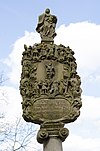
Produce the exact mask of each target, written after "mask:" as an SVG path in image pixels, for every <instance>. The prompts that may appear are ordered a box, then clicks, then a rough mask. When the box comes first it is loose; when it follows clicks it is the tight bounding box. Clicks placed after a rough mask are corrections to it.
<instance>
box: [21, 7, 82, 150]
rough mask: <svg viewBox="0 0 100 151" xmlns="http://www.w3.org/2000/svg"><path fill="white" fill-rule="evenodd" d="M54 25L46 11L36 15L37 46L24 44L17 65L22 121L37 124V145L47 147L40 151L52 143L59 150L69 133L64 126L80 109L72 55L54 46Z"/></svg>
mask: <svg viewBox="0 0 100 151" xmlns="http://www.w3.org/2000/svg"><path fill="white" fill-rule="evenodd" d="M56 23H57V18H56V16H54V15H51V14H50V10H49V9H46V11H45V13H43V14H42V15H40V16H39V20H38V25H37V27H36V30H37V32H38V33H40V36H41V43H35V44H34V45H33V46H29V47H27V45H24V49H25V50H24V52H23V57H22V62H21V64H22V73H21V80H20V93H21V95H22V109H23V118H24V119H25V120H26V121H27V122H33V123H36V124H40V130H39V132H38V135H37V140H38V142H39V143H45V141H47V140H49V142H48V143H47V144H49V145H48V146H49V147H48V146H47V145H46V143H45V144H44V151H46V150H48V151H49V150H50V145H51V144H52V142H53V140H54V146H55V144H57V145H58V146H59V147H58V149H56V150H57V151H58V150H59V151H61V144H60V143H59V141H60V140H61V141H64V140H65V138H66V137H67V136H68V134H69V131H68V130H67V129H65V128H64V124H66V123H70V122H74V121H75V120H76V119H77V118H78V116H79V115H80V108H81V106H82V102H81V93H82V90H81V87H80V86H81V79H80V76H79V75H78V73H77V63H76V59H75V57H74V52H73V50H72V49H70V47H69V46H68V47H65V46H64V45H62V44H60V45H56V44H54V37H55V36H56V33H55V27H56ZM51 138H52V139H51ZM55 138H57V140H56V139H55ZM53 148H55V147H53ZM59 148H60V149H59ZM51 150H54V151H56V150H55V149H51Z"/></svg>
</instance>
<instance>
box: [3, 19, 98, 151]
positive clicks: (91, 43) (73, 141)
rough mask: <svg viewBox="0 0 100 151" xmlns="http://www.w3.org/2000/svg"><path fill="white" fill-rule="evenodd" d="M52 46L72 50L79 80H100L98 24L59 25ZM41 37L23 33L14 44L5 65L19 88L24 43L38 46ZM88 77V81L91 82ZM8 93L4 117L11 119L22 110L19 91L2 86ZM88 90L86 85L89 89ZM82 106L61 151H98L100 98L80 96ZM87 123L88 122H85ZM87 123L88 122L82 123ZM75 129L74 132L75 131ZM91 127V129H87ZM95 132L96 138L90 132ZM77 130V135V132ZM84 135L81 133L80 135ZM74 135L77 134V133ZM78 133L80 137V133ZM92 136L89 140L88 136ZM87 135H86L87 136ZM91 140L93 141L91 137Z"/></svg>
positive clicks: (13, 82)
mask: <svg viewBox="0 0 100 151" xmlns="http://www.w3.org/2000/svg"><path fill="white" fill-rule="evenodd" d="M57 34H58V35H57V37H56V38H55V43H56V44H59V43H62V44H64V45H65V46H70V48H72V49H73V51H75V57H76V59H77V63H78V70H79V72H80V74H81V75H82V77H85V76H86V77H87V81H88V80H91V79H92V80H91V81H94V79H95V78H94V77H97V80H98V81H99V79H100V71H99V67H100V59H99V57H100V25H96V24H93V23H88V22H81V23H74V24H70V25H68V26H65V25H62V26H60V27H59V28H58V29H57ZM39 42H40V38H39V35H38V34H36V33H29V32H26V33H25V35H24V36H23V37H22V38H19V39H18V40H17V41H16V42H15V44H14V45H13V48H12V52H11V53H10V55H9V57H8V58H6V59H5V60H4V62H5V63H6V64H7V65H8V66H9V68H10V72H9V73H8V74H9V77H10V82H12V84H14V85H19V79H20V74H21V58H22V52H23V51H24V49H23V48H24V47H23V46H24V44H27V45H33V44H34V43H39ZM90 77H91V79H90ZM5 89H6V91H7V93H8V100H9V104H8V105H7V108H6V110H7V115H8V116H11V117H12V119H13V117H14V116H16V115H17V114H18V113H19V112H20V111H21V104H20V103H21V96H20V94H19V91H18V89H15V88H13V87H10V86H9V87H5ZM88 89H89V86H88ZM82 102H83V106H82V108H81V115H80V117H79V119H78V120H77V121H76V122H75V124H74V123H73V124H70V125H72V126H69V130H70V131H72V132H73V135H72V134H70V135H69V137H68V138H67V139H66V141H65V143H64V150H70V151H73V150H74V151H76V150H77V151H94V150H95V151H99V150H100V145H99V144H100V139H99V138H98V137H99V134H100V128H99V126H100V109H99V108H100V97H98V98H96V97H93V96H92V92H91V96H83V97H82ZM87 121H88V122H87ZM83 122H87V123H83ZM76 127H77V128H78V129H77V130H76V129H75V128H76ZM89 128H90V129H89ZM93 130H94V131H96V132H95V133H96V135H97V138H96V136H95V137H94V134H92V133H91V131H93ZM78 131H79V132H78ZM82 131H83V132H85V133H86V134H83V132H82ZM76 132H77V133H76ZM87 132H89V133H87ZM79 133H80V134H79ZM90 133H91V137H90ZM87 134H88V136H87ZM93 137H94V138H93Z"/></svg>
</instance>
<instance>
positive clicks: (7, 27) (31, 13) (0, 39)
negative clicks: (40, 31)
mask: <svg viewBox="0 0 100 151" xmlns="http://www.w3.org/2000/svg"><path fill="white" fill-rule="evenodd" d="M47 7H49V8H50V9H51V11H52V13H54V14H57V17H58V23H57V27H58V26H60V25H61V24H66V25H68V24H70V23H75V22H81V21H89V22H93V23H96V24H99V23H100V19H99V11H100V10H99V9H100V1H99V0H83V1H82V0H61V1H60V0H59V1H58V0H49V1H47V0H29V1H25V0H17V1H13V0H8V1H6V0H2V1H1V2H0V18H1V21H0V49H1V51H0V58H1V57H5V56H7V55H8V53H10V51H11V46H12V44H13V43H14V41H15V40H16V39H17V38H19V37H21V36H23V33H24V31H25V30H28V31H30V32H32V31H35V27H36V23H37V17H38V15H39V14H41V13H42V12H43V11H44V10H45V8H47Z"/></svg>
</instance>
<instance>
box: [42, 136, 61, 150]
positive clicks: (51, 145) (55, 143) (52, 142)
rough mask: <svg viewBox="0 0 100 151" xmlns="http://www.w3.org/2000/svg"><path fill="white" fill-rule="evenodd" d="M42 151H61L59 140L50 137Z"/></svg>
mask: <svg viewBox="0 0 100 151" xmlns="http://www.w3.org/2000/svg"><path fill="white" fill-rule="evenodd" d="M43 151H63V149H62V142H61V140H60V139H59V138H56V137H51V138H50V139H49V140H48V141H46V142H45V143H44V145H43Z"/></svg>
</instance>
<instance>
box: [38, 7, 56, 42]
mask: <svg viewBox="0 0 100 151" xmlns="http://www.w3.org/2000/svg"><path fill="white" fill-rule="evenodd" d="M56 23H57V17H56V16H55V15H51V14H50V9H49V8H47V9H46V10H45V12H44V13H43V14H41V15H40V16H39V18H38V24H37V27H36V31H37V32H38V33H40V36H41V41H43V42H53V39H54V37H55V36H56V33H55V27H56Z"/></svg>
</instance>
